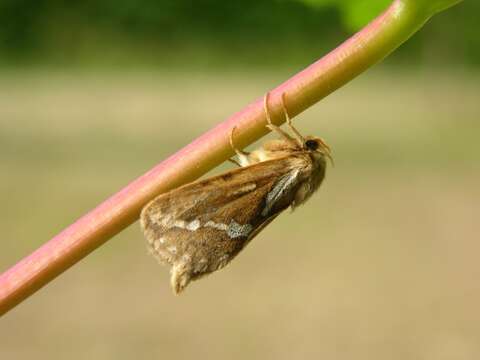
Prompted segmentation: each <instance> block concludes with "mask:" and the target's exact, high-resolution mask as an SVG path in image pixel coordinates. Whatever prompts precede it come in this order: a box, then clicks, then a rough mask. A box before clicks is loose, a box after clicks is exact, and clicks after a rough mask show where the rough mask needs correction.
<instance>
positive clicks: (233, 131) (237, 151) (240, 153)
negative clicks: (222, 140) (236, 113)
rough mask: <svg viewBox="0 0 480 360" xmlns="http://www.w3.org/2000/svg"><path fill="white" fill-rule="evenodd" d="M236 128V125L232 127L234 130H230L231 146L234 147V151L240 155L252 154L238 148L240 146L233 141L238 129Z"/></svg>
mask: <svg viewBox="0 0 480 360" xmlns="http://www.w3.org/2000/svg"><path fill="white" fill-rule="evenodd" d="M236 129H237V127H236V126H234V127H233V128H232V131H230V139H229V140H230V146H231V147H232V149H233V151H235V154H237V155H238V156H240V155H246V156H248V155H250V153H249V152H247V151H244V150H240V149H238V148H237V147H236V146H235V143H234V142H233V134H234V133H235V130H236Z"/></svg>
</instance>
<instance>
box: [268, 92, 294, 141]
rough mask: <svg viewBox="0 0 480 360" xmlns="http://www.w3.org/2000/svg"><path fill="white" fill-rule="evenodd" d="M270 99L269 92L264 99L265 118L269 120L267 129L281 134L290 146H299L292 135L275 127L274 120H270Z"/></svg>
mask: <svg viewBox="0 0 480 360" xmlns="http://www.w3.org/2000/svg"><path fill="white" fill-rule="evenodd" d="M269 97H270V93H269V92H267V93H266V94H265V96H264V97H263V109H264V111H265V117H266V118H267V128H268V129H270V130H271V131H275V132H276V133H277V134H279V135H280V136H281V137H282V138H284V139H285V140H286V141H287V142H289V143H290V144H292V145H297V143H296V141H295V140H294V139H292V137H291V136H290V135H288V134H287V133H286V132H285V131H283V130H282V129H280V127H278V126H277V125H274V124H273V123H272V119H271V118H270V111H269V110H268V98H269ZM302 145H303V144H302Z"/></svg>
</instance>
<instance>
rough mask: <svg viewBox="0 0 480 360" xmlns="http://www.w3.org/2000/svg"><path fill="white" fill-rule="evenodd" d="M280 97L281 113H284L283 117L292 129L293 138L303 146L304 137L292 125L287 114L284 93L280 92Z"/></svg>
mask: <svg viewBox="0 0 480 360" xmlns="http://www.w3.org/2000/svg"><path fill="white" fill-rule="evenodd" d="M281 97H282V109H283V113H284V114H285V119H286V121H287V125H288V127H289V128H290V130H292V132H293V134H294V135H295V138H296V139H297V142H298V144H299V145H300V146H301V147H304V146H305V138H304V137H303V135H302V134H300V132H299V131H298V130H297V129H296V128H295V126H293V124H292V119H290V115H289V114H288V110H287V106H286V104H285V93H282V96H281Z"/></svg>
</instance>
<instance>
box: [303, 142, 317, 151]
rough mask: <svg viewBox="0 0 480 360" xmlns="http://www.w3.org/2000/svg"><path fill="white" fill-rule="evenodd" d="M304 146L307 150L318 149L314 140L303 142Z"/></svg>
mask: <svg viewBox="0 0 480 360" xmlns="http://www.w3.org/2000/svg"><path fill="white" fill-rule="evenodd" d="M305 146H306V147H307V149H308V150H312V151H315V150H317V149H318V142H317V141H315V140H307V141H305Z"/></svg>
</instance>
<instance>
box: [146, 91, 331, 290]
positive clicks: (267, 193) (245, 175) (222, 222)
mask: <svg viewBox="0 0 480 360" xmlns="http://www.w3.org/2000/svg"><path fill="white" fill-rule="evenodd" d="M282 99H283V97H282ZM284 108H285V106H284ZM265 111H266V115H267V121H268V124H269V125H268V126H269V128H270V129H272V130H274V131H276V132H278V133H279V134H280V135H281V137H282V139H279V140H274V141H270V142H267V143H265V144H264V145H263V146H262V147H261V148H260V149H258V150H256V151H253V152H252V153H247V152H245V151H240V150H238V149H236V148H235V146H234V144H233V130H232V135H231V137H230V141H231V144H232V147H233V149H234V150H235V152H236V153H237V155H238V156H239V159H240V162H239V164H241V165H242V166H243V167H241V168H237V169H234V170H230V171H228V172H225V173H223V174H221V175H218V176H214V177H211V178H207V179H205V180H199V181H196V182H193V183H191V184H187V185H184V186H182V187H179V188H177V189H174V190H172V191H170V192H167V193H165V194H161V195H159V196H158V197H156V198H155V199H154V200H152V201H151V202H150V203H149V204H147V205H146V206H145V208H144V209H143V210H142V213H141V216H140V223H141V226H142V229H143V231H144V234H145V237H146V239H147V243H148V250H149V251H150V253H152V255H153V256H155V257H156V258H157V259H158V260H159V261H160V262H162V263H165V264H169V265H171V285H172V288H173V290H174V292H175V293H176V294H178V293H179V292H181V291H182V290H183V289H184V288H185V287H186V286H187V285H188V283H189V282H190V281H192V280H196V279H199V278H201V277H202V276H204V275H207V274H209V273H211V272H214V271H216V270H219V269H221V268H223V267H224V266H225V265H227V264H228V263H229V262H230V261H231V260H232V259H233V258H234V257H235V256H236V255H237V254H238V253H239V252H240V251H241V250H242V249H243V248H244V247H245V245H246V244H247V243H248V242H249V241H250V240H252V239H253V238H254V237H255V236H256V235H257V234H258V233H259V232H260V231H261V230H262V229H263V228H264V227H265V226H266V225H268V224H269V223H270V222H271V221H272V220H273V219H275V218H276V217H277V216H278V215H279V214H280V213H281V212H282V211H283V210H285V209H286V208H288V207H292V208H294V207H296V206H298V205H300V204H301V203H303V202H304V201H305V200H306V199H308V197H309V196H310V195H311V194H312V193H313V192H314V191H315V190H316V189H317V188H318V187H319V186H320V184H321V182H322V180H323V178H324V176H325V167H326V161H325V158H326V156H329V152H325V151H326V150H329V149H328V148H325V147H322V146H323V144H324V143H323V141H322V140H321V139H319V138H313V137H306V138H303V137H301V136H300V135H299V133H298V131H296V130H295V132H294V133H295V134H296V138H295V139H294V138H291V137H290V136H289V135H288V134H286V133H285V132H283V130H279V128H278V127H276V126H274V125H273V124H271V122H270V118H269V114H268V109H267V105H266V101H265ZM287 119H288V120H289V118H288V116H287ZM288 124H289V126H290V127H291V128H293V126H292V125H291V123H290V122H288ZM293 129H294V128H293ZM237 163H238V162H237Z"/></svg>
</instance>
